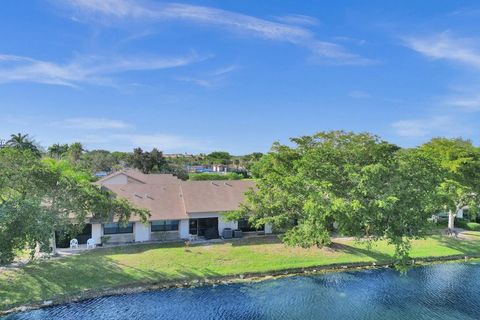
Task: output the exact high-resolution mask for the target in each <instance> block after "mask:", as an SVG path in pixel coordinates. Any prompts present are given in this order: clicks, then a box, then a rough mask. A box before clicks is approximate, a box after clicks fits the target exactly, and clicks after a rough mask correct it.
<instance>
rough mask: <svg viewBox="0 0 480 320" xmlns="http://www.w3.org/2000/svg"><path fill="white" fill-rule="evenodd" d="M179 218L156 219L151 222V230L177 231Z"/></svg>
mask: <svg viewBox="0 0 480 320" xmlns="http://www.w3.org/2000/svg"><path fill="white" fill-rule="evenodd" d="M179 222H180V220H158V221H152V222H151V230H152V232H155V231H177V230H178V224H179Z"/></svg>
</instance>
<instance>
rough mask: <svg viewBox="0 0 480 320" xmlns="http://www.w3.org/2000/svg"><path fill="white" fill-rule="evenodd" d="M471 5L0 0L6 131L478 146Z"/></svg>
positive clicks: (199, 146)
mask: <svg viewBox="0 0 480 320" xmlns="http://www.w3.org/2000/svg"><path fill="white" fill-rule="evenodd" d="M479 31H480V4H478V2H477V1H453V0H452V1H440V0H431V1H427V0H425V1H329V2H327V1H321V2H320V1H274V0H270V1H267V0H264V1H250V0H243V1H239V0H236V1H234V0H223V1H207V0H205V1H185V2H167V1H153V0H151V1H128V0H56V1H54V0H51V1H49V0H42V1H40V0H32V1H17V0H4V1H3V2H2V10H0V39H2V41H0V137H4V138H7V137H8V135H9V134H10V133H13V132H22V133H29V134H30V135H32V136H33V137H34V138H35V139H36V140H37V141H38V142H40V143H41V144H42V145H44V146H47V145H50V144H52V143H56V142H61V143H64V142H73V141H81V142H83V143H84V144H85V146H86V147H87V148H89V149H96V148H103V149H109V150H123V151H128V150H131V149H132V148H133V147H134V146H141V147H143V148H146V149H151V148H153V147H158V148H160V149H161V150H164V151H166V152H194V153H198V152H210V151H213V150H226V151H229V152H231V153H233V154H244V153H249V152H253V151H261V152H266V151H268V149H269V147H270V146H271V144H272V142H273V141H276V140H279V141H281V142H284V143H286V142H288V138H289V137H294V136H299V135H305V134H312V133H315V132H318V131H323V130H331V129H344V130H352V131H357V132H358V131H369V132H372V133H376V134H378V135H380V136H381V137H383V138H384V139H387V140H390V141H392V142H395V143H397V144H399V145H401V146H414V145H417V144H419V143H422V142H424V141H426V140H428V139H429V138H431V137H434V136H449V137H456V136H462V137H465V138H469V139H472V140H473V141H474V142H475V143H479V142H480V141H479V138H480V136H479V130H478V126H477V123H478V121H479V120H480V90H479V89H480V41H479V40H480V36H479V34H480V33H479Z"/></svg>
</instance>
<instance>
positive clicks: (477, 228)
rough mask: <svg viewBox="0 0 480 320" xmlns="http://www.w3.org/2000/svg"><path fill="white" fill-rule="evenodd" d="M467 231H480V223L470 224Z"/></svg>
mask: <svg viewBox="0 0 480 320" xmlns="http://www.w3.org/2000/svg"><path fill="white" fill-rule="evenodd" d="M466 229H467V230H471V231H480V223H477V222H468V223H467V228H466Z"/></svg>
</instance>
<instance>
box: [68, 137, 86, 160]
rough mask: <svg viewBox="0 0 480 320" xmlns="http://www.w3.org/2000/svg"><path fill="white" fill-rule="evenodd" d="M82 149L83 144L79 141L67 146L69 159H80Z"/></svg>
mask: <svg viewBox="0 0 480 320" xmlns="http://www.w3.org/2000/svg"><path fill="white" fill-rule="evenodd" d="M83 151H84V149H83V145H82V144H81V143H80V142H74V143H72V144H71V145H70V147H68V153H69V154H70V159H71V160H72V162H77V161H78V160H79V159H80V156H81V155H82V153H83Z"/></svg>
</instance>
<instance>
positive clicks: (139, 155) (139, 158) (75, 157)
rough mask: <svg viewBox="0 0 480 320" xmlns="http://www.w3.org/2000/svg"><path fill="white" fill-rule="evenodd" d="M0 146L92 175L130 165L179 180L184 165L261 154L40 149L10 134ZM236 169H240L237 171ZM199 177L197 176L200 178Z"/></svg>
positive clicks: (248, 162)
mask: <svg viewBox="0 0 480 320" xmlns="http://www.w3.org/2000/svg"><path fill="white" fill-rule="evenodd" d="M1 147H12V148H16V149H21V150H30V151H31V152H32V153H33V154H34V155H36V156H38V157H50V158H53V159H61V160H67V161H69V162H70V163H72V164H74V165H75V166H77V167H78V168H79V169H82V170H85V171H88V172H90V173H91V174H95V173H98V172H107V173H109V172H113V171H118V170H121V169H124V168H126V167H131V168H135V169H138V170H140V171H142V172H143V173H147V174H148V173H171V174H174V175H175V176H177V177H178V178H179V179H182V180H187V179H188V178H189V176H188V172H187V171H186V170H185V169H186V167H188V166H202V165H203V166H211V165H214V164H222V165H229V166H232V167H233V168H235V169H237V170H238V169H239V168H242V169H243V170H244V171H246V170H247V169H249V168H250V167H251V166H252V165H253V163H254V162H256V161H258V160H259V159H260V158H261V157H262V155H263V154H262V153H260V152H253V153H251V154H247V155H242V156H234V155H231V154H230V153H228V152H226V151H213V152H211V153H209V154H203V153H200V154H185V155H181V154H178V155H175V156H173V157H165V155H164V153H163V152H162V151H160V150H159V149H157V148H153V149H152V150H151V151H147V150H142V148H139V147H137V148H134V149H133V151H132V152H123V151H108V150H102V149H97V150H87V149H86V148H85V147H84V145H83V144H82V143H81V142H74V143H71V144H68V143H64V144H61V143H55V144H53V145H51V146H48V147H47V148H46V149H44V148H43V147H42V146H40V145H39V144H38V143H37V142H36V141H35V140H33V139H32V138H30V137H29V135H28V134H22V133H18V134H12V135H11V136H10V138H9V139H8V140H1V139H0V148H1ZM239 171H240V170H239ZM200 178H201V177H200Z"/></svg>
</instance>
